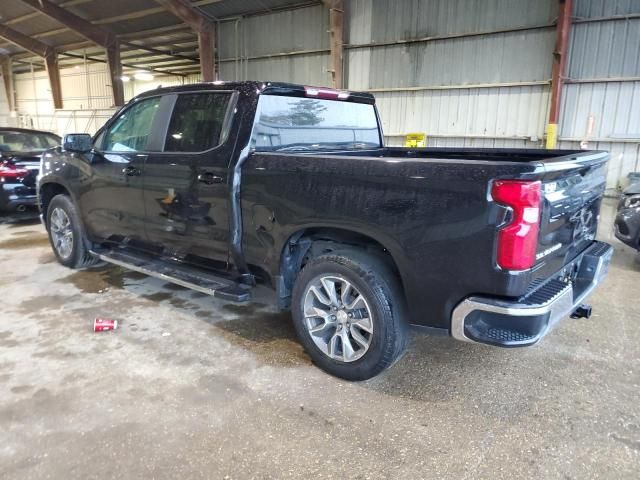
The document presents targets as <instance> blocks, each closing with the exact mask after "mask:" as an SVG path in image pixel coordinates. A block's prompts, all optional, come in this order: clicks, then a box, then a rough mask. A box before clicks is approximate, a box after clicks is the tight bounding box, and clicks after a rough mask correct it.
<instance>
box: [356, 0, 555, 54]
mask: <svg viewBox="0 0 640 480" xmlns="http://www.w3.org/2000/svg"><path fill="white" fill-rule="evenodd" d="M346 3H347V8H348V13H349V18H350V19H351V22H350V24H349V36H348V42H349V43H365V42H382V41H392V40H400V39H406V38H416V37H425V36H436V35H446V34H452V33H461V32H475V31H487V30H499V29H504V28H512V27H521V26H535V25H541V24H545V23H549V22H550V21H552V20H553V19H554V18H555V16H556V15H557V6H556V5H557V4H556V2H555V1H554V0H536V1H531V0H430V1H427V0H405V1H398V0H351V1H349V2H346ZM369 19H370V21H369Z"/></svg>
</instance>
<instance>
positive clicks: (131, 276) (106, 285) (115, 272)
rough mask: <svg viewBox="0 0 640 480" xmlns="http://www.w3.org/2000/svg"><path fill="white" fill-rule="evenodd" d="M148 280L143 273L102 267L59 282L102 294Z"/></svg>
mask: <svg viewBox="0 0 640 480" xmlns="http://www.w3.org/2000/svg"><path fill="white" fill-rule="evenodd" d="M145 278H148V277H147V276H146V275H143V274H142V273H138V272H133V271H130V270H126V269H124V268H120V267H112V266H106V267H100V268H98V269H92V270H80V271H77V272H74V273H72V274H70V275H67V276H66V277H64V278H62V279H60V280H58V281H59V282H64V283H68V284H71V285H73V286H74V287H76V288H77V289H78V290H80V291H82V292H84V293H102V292H104V291H105V290H106V289H110V288H118V289H122V288H124V286H125V285H126V284H127V283H133V282H137V281H140V280H144V279H145Z"/></svg>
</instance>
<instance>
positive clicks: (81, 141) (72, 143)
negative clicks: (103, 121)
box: [62, 133, 92, 153]
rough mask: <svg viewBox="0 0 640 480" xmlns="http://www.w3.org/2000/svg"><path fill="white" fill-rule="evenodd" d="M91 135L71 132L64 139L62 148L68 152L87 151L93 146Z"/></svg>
mask: <svg viewBox="0 0 640 480" xmlns="http://www.w3.org/2000/svg"><path fill="white" fill-rule="evenodd" d="M91 143H92V140H91V135H89V134H88V133H70V134H69V135H65V136H64V138H63V139H62V148H63V149H65V150H66V151H67V152H76V153H87V152H89V151H91V147H92V144H91Z"/></svg>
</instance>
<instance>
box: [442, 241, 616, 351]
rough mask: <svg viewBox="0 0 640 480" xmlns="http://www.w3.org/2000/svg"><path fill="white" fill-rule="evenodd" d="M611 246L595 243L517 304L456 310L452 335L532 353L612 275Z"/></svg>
mask: <svg viewBox="0 0 640 480" xmlns="http://www.w3.org/2000/svg"><path fill="white" fill-rule="evenodd" d="M612 255H613V248H612V247H611V245H609V244H607V243H603V242H593V244H592V245H591V246H590V247H588V248H587V249H586V250H585V251H584V252H583V253H582V254H581V255H579V256H578V257H577V258H576V259H574V260H573V261H572V262H571V263H570V264H568V265H566V266H565V267H564V268H563V269H562V270H561V271H560V272H557V273H556V275H553V276H552V277H551V278H549V279H547V280H544V281H542V282H538V283H536V284H535V285H534V286H532V288H531V289H530V290H529V291H528V292H527V293H526V294H525V295H524V296H522V297H520V298H518V299H515V300H512V301H511V300H504V299H500V298H492V297H482V296H473V297H469V298H466V299H465V300H463V301H462V302H461V303H459V304H458V306H457V307H456V308H455V309H454V310H453V314H452V317H451V335H452V336H453V337H454V338H456V339H457V340H462V341H465V342H476V343H484V344H488V345H495V346H499V347H526V346H529V345H533V344H534V343H536V342H538V341H539V340H540V339H541V338H542V337H544V336H545V335H546V334H547V333H548V332H549V331H550V330H551V328H552V327H553V326H554V325H555V324H556V323H558V322H559V321H560V320H562V319H564V318H566V317H568V316H569V315H571V314H572V313H573V312H574V311H575V310H576V308H577V307H578V306H579V305H580V304H581V303H582V302H583V301H584V300H585V298H586V297H587V296H588V295H589V294H590V293H591V292H592V291H593V290H594V289H595V288H596V286H597V285H598V284H599V283H600V282H601V281H602V280H603V279H604V277H605V276H606V274H607V271H608V268H609V263H610V262H611V257H612Z"/></svg>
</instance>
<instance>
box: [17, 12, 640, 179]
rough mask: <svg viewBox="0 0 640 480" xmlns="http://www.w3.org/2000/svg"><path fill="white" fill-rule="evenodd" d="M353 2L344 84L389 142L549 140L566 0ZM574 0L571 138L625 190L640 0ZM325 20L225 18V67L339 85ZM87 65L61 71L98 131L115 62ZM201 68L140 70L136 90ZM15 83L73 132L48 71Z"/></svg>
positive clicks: (631, 154) (292, 15) (636, 128)
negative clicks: (605, 159)
mask: <svg viewBox="0 0 640 480" xmlns="http://www.w3.org/2000/svg"><path fill="white" fill-rule="evenodd" d="M345 3H346V12H345V13H346V17H345V42H346V46H345V58H344V64H345V65H344V66H345V80H346V81H345V84H346V87H347V88H350V89H353V90H368V91H371V92H373V93H375V95H376V97H377V99H378V105H379V108H380V112H381V116H382V119H383V122H384V128H385V133H386V135H387V142H388V143H389V144H392V145H398V144H401V143H402V139H403V135H404V134H406V133H408V132H412V131H418V132H425V133H427V135H428V136H429V144H430V145H435V146H476V147H542V145H543V143H542V138H543V135H544V131H545V125H546V120H547V112H548V108H549V84H550V78H551V64H552V52H553V48H554V41H555V27H554V22H555V19H556V17H557V13H558V1H557V0H536V1H531V0H345ZM574 6H575V7H574V24H573V29H572V35H571V42H570V49H569V63H568V68H567V76H568V77H569V80H568V84H567V85H566V86H565V87H564V92H563V101H562V109H561V119H560V126H561V128H560V132H559V138H560V146H561V147H563V148H579V146H580V141H582V140H587V142H588V147H589V148H601V149H608V150H610V151H611V152H612V162H611V167H610V169H609V180H608V186H609V187H610V188H619V187H621V186H625V185H626V184H627V181H626V177H627V175H628V173H629V172H630V171H634V170H637V169H638V168H640V165H639V162H640V1H639V0H574ZM612 17H613V18H612ZM328 29H329V26H328V12H327V10H326V9H325V8H324V7H322V6H321V5H316V6H310V7H304V8H296V9H293V10H289V11H278V12H274V13H269V14H265V15H257V16H249V17H242V18H238V19H234V20H232V21H222V22H221V23H220V29H219V31H218V42H217V45H218V47H219V52H218V54H219V57H220V63H219V75H220V78H221V79H223V80H236V79H259V80H281V81H291V82H296V83H304V84H315V85H330V84H331V76H330V73H329V71H328V70H329V35H328ZM86 68H87V71H86V72H85V67H83V66H81V67H80V68H79V69H70V70H65V71H63V73H62V77H63V95H64V99H65V108H66V109H72V110H73V111H75V112H76V113H74V114H73V115H75V122H76V124H77V122H78V121H79V120H78V118H79V117H81V116H87V115H93V118H91V119H85V120H86V122H85V124H84V127H83V128H84V129H86V130H87V131H92V130H94V129H95V128H97V126H98V125H99V123H100V122H101V121H104V119H106V118H107V117H108V114H109V113H110V112H111V111H112V109H110V108H109V107H110V103H111V91H110V87H109V79H108V77H107V74H106V68H105V66H104V65H102V64H89V65H88V66H87V67H86ZM198 79H199V75H192V76H189V77H187V78H185V79H181V78H178V77H175V78H157V79H154V80H153V81H152V82H138V81H135V82H130V83H127V84H125V95H126V97H127V98H129V97H131V96H133V95H134V94H137V93H139V92H140V91H142V90H144V89H147V88H153V87H155V86H156V85H157V84H163V85H169V84H175V83H180V82H183V81H184V82H185V83H189V82H192V81H197V80H198ZM15 88H16V93H17V97H18V110H19V112H20V113H21V114H25V115H24V118H26V119H27V120H28V121H33V122H34V124H35V126H39V127H41V128H53V129H56V130H57V131H59V132H61V131H67V127H69V126H70V122H71V121H72V114H71V113H69V112H68V111H66V110H65V111H59V112H57V113H55V116H54V112H53V110H52V107H51V100H50V92H49V86H48V83H47V79H46V76H45V74H44V72H42V73H37V74H36V75H34V76H32V75H31V74H21V75H17V78H16V81H15ZM80 110H82V111H80ZM94 111H95V113H92V112H94ZM65 112H67V113H65ZM87 112H89V113H87ZM60 118H63V120H60ZM589 118H592V119H593V120H592V121H591V122H590V120H589ZM590 124H593V130H592V131H591V133H588V126H589V125H590ZM74 126H75V125H74ZM79 126H80V127H82V125H79Z"/></svg>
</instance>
